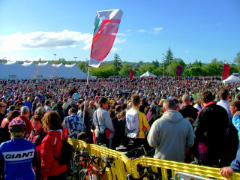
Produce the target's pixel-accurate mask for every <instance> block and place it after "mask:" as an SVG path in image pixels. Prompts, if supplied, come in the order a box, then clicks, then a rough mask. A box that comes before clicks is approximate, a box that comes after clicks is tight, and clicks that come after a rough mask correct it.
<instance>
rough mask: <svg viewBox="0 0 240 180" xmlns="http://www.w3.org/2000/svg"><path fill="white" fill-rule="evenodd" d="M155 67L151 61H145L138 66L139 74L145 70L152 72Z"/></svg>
mask: <svg viewBox="0 0 240 180" xmlns="http://www.w3.org/2000/svg"><path fill="white" fill-rule="evenodd" d="M155 69H156V67H155V65H153V64H152V63H145V64H144V65H142V66H141V67H140V69H139V73H140V74H143V73H145V72H147V71H149V72H153V70H155Z"/></svg>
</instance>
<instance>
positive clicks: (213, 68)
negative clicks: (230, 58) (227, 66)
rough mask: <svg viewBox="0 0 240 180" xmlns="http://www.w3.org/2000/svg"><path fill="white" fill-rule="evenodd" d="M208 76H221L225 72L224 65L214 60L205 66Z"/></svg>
mask: <svg viewBox="0 0 240 180" xmlns="http://www.w3.org/2000/svg"><path fill="white" fill-rule="evenodd" d="M203 68H204V69H205V71H206V75H207V76H221V75H222V71H223V63H222V62H219V61H217V59H216V58H215V59H213V60H212V62H211V63H209V64H206V65H204V66H203Z"/></svg>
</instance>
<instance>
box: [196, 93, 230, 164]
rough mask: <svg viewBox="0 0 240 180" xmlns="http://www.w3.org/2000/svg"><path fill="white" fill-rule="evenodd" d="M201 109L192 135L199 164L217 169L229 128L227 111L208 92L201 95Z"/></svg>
mask: <svg viewBox="0 0 240 180" xmlns="http://www.w3.org/2000/svg"><path fill="white" fill-rule="evenodd" d="M201 103H202V104H203V106H204V107H203V108H202V110H201V111H199V114H198V116H197V119H196V121H195V122H194V124H193V126H194V133H195V138H196V139H195V140H196V145H197V148H198V153H199V160H200V163H201V164H203V165H208V166H214V167H218V166H219V165H220V164H219V162H220V159H221V158H222V153H223V147H224V146H225V137H226V132H227V129H228V127H229V119H228V114H227V111H226V110H225V109H224V108H223V107H221V106H219V105H217V104H216V102H215V101H214V97H213V95H212V93H211V92H210V91H205V92H203V93H202V94H201Z"/></svg>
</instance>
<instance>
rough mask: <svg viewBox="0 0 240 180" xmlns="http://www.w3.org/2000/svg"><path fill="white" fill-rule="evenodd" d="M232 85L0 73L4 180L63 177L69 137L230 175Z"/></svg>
mask: <svg viewBox="0 0 240 180" xmlns="http://www.w3.org/2000/svg"><path fill="white" fill-rule="evenodd" d="M238 87H239V84H237V83H231V84H222V82H221V78H219V77H165V78H164V77H162V78H135V79H133V80H129V79H128V78H108V79H97V80H91V81H90V82H89V83H88V85H86V81H84V80H78V79H53V80H0V98H1V99H0V124H1V128H0V133H1V134H0V143H2V144H1V146H0V163H1V164H0V166H1V167H2V171H3V174H4V177H5V179H17V178H22V179H34V178H36V179H44V180H45V179H49V180H55V179H65V178H66V173H67V165H66V164H65V165H60V164H59V162H58V158H59V157H60V154H61V147H62V143H63V141H62V140H63V139H65V138H67V137H69V138H73V139H80V140H83V141H86V142H87V143H95V144H105V145H106V146H107V147H108V148H112V149H116V148H118V147H119V146H122V147H126V148H127V151H131V150H133V149H134V148H136V147H139V146H144V148H145V149H146V150H147V151H151V150H154V155H153V157H154V158H158V159H166V160H174V161H178V162H186V163H190V162H194V163H196V164H201V165H207V166H211V167H220V168H221V170H220V172H221V174H222V175H223V176H224V177H230V175H231V174H232V173H233V172H234V171H240V154H239V153H240V151H239V147H240V146H239V145H238V144H239V142H238V141H239V136H240V134H239V135H238V132H240V123H239V122H240V121H239V119H240V100H239V99H240V96H239V95H238ZM229 165H231V166H229ZM32 166H33V168H34V171H33V170H32V168H31V167H32ZM225 166H227V167H225ZM3 167H4V168H3ZM223 167H225V168H223ZM28 174H29V175H28Z"/></svg>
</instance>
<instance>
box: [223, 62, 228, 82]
mask: <svg viewBox="0 0 240 180" xmlns="http://www.w3.org/2000/svg"><path fill="white" fill-rule="evenodd" d="M229 72H230V65H229V64H223V74H222V80H224V79H227V77H228V76H229Z"/></svg>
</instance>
